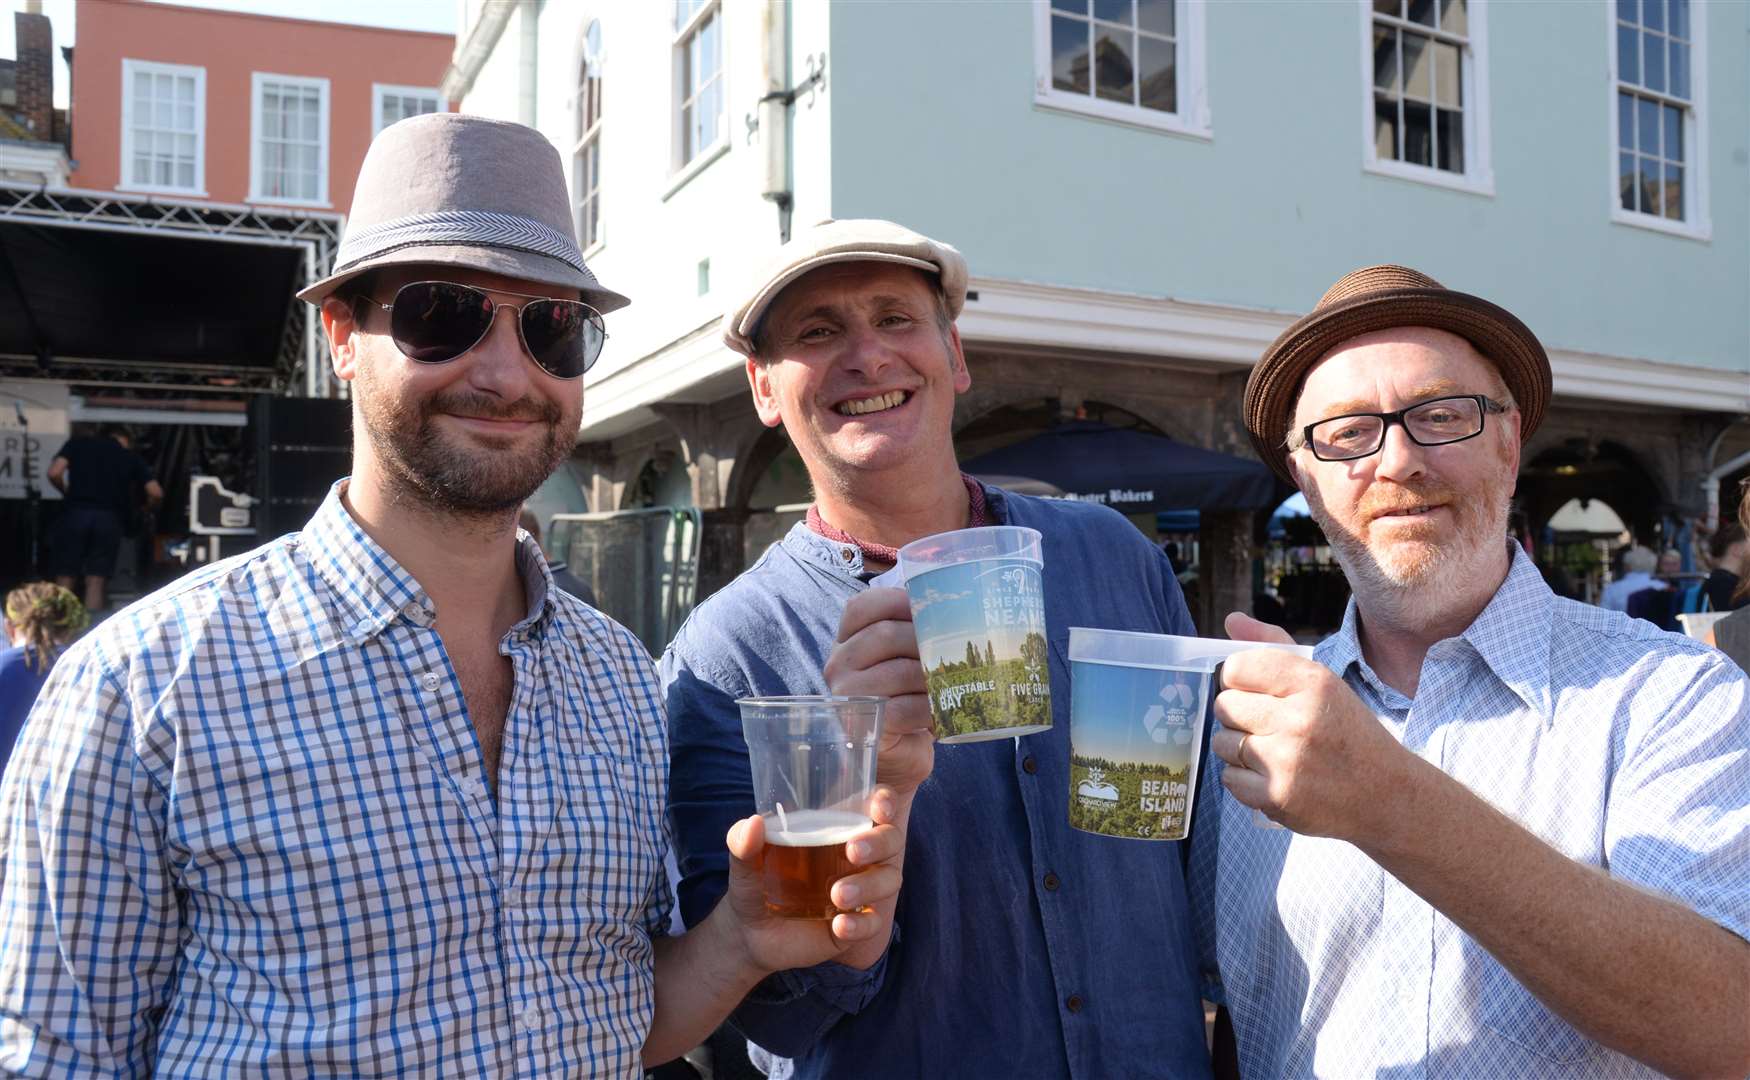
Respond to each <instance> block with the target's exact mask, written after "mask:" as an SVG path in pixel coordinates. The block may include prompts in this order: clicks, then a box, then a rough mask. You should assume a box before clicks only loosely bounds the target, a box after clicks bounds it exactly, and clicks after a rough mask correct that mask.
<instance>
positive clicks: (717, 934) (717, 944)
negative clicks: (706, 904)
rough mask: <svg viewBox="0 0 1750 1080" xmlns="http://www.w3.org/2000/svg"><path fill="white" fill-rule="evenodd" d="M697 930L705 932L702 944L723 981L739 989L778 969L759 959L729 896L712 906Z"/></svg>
mask: <svg viewBox="0 0 1750 1080" xmlns="http://www.w3.org/2000/svg"><path fill="white" fill-rule="evenodd" d="M699 931H705V932H706V934H705V938H706V940H705V941H704V942H702V943H701V944H702V947H703V948H704V949H705V951H706V952H707V953H708V954H709V955H710V956H711V957H713V958H717V962H718V964H719V965H721V968H720V970H721V975H722V980H723V982H725V983H726V984H728V985H729V987H730V988H731V989H734V990H736V991H737V992H738V993H742V994H745V993H746V992H747V991H748V990H751V989H753V988H754V986H756V985H757V984H758V983H759V982H760V980H762V979H764V978H765V977H766V976H768V975H770V974H772V972H774V971H776V970H778V969H777V968H772V967H767V966H766V965H765V964H762V963H761V962H760V960H759V956H758V954H757V952H756V951H755V949H754V946H753V940H752V938H751V936H750V934H749V928H748V926H747V924H746V923H745V922H744V921H743V920H742V919H741V917H740V916H739V915H738V914H737V913H736V911H735V905H734V904H732V903H730V902H729V898H728V897H725V898H724V899H723V902H722V903H720V904H718V905H717V906H716V907H715V908H713V909H712V911H711V914H710V915H708V916H706V918H705V921H704V922H702V923H700V924H699V925H698V926H697V927H696V928H695V929H694V930H693V933H698V932H699ZM714 966H716V965H714Z"/></svg>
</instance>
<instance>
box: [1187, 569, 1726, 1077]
mask: <svg viewBox="0 0 1750 1080" xmlns="http://www.w3.org/2000/svg"><path fill="white" fill-rule="evenodd" d="M1317 656H1318V659H1319V660H1320V661H1321V662H1322V663H1324V664H1325V665H1326V666H1327V667H1329V668H1330V669H1331V670H1332V671H1335V672H1337V673H1338V674H1340V675H1342V676H1343V678H1344V680H1345V681H1346V682H1347V683H1348V685H1349V687H1350V688H1351V689H1353V690H1354V691H1355V692H1356V693H1357V694H1358V695H1359V696H1360V698H1361V700H1362V701H1363V702H1364V703H1366V704H1367V706H1368V707H1369V708H1371V709H1372V710H1373V711H1374V712H1375V713H1377V714H1378V716H1379V719H1380V722H1381V723H1382V724H1384V725H1385V726H1386V728H1387V729H1388V730H1389V731H1391V733H1392V734H1393V735H1394V736H1396V737H1397V738H1398V740H1399V741H1400V742H1402V743H1403V744H1404V745H1405V746H1406V747H1408V748H1409V749H1411V750H1412V751H1414V752H1415V753H1416V754H1417V755H1418V756H1420V757H1421V758H1423V759H1424V760H1426V761H1429V762H1431V763H1433V764H1435V765H1438V766H1439V767H1440V768H1441V769H1442V770H1444V771H1445V772H1446V773H1447V774H1448V775H1450V776H1452V777H1453V778H1454V779H1456V780H1458V781H1459V782H1461V783H1463V784H1464V785H1465V786H1466V787H1468V788H1469V789H1470V790H1471V791H1473V792H1475V793H1476V794H1477V795H1478V796H1480V797H1482V798H1483V799H1486V800H1487V801H1489V802H1490V803H1492V804H1494V805H1495V806H1496V807H1498V808H1499V809H1501V810H1502V811H1503V812H1505V813H1506V814H1507V815H1509V816H1510V817H1512V818H1514V819H1515V820H1517V821H1518V822H1519V823H1520V824H1521V825H1523V826H1525V827H1526V828H1528V829H1530V830H1531V831H1532V832H1534V833H1536V834H1537V835H1538V836H1540V837H1542V838H1543V840H1544V841H1545V842H1547V843H1548V844H1550V845H1551V846H1553V847H1554V848H1556V849H1557V850H1558V851H1560V852H1561V853H1562V854H1564V855H1567V856H1568V857H1569V858H1572V859H1575V860H1577V861H1579V862H1583V863H1587V864H1589V865H1592V866H1598V867H1602V868H1604V869H1606V870H1608V871H1609V872H1610V874H1611V875H1612V876H1613V877H1616V878H1619V879H1621V880H1623V881H1628V882H1633V883H1635V884H1637V885H1640V886H1643V887H1646V888H1648V889H1651V890H1654V891H1656V892H1659V893H1662V894H1664V895H1666V896H1669V897H1671V898H1673V899H1675V900H1676V901H1678V902H1679V903H1682V904H1684V905H1686V906H1688V907H1690V908H1693V909H1694V910H1696V911H1698V912H1700V913H1701V914H1702V915H1703V916H1704V917H1706V918H1708V919H1711V920H1713V921H1714V922H1716V923H1718V924H1719V925H1721V926H1723V927H1725V928H1726V929H1727V930H1729V931H1731V932H1732V933H1734V934H1737V935H1738V936H1740V937H1750V886H1747V884H1746V883H1750V681H1747V680H1746V679H1745V676H1744V675H1743V673H1742V672H1740V671H1739V670H1738V669H1737V668H1736V667H1735V666H1734V665H1733V664H1732V663H1731V662H1730V661H1729V660H1727V659H1726V658H1725V657H1724V656H1723V655H1721V654H1720V653H1718V652H1715V651H1714V650H1712V649H1709V648H1706V647H1704V646H1702V645H1701V644H1700V643H1699V642H1695V641H1691V640H1689V639H1687V638H1683V637H1680V636H1678V635H1676V634H1667V633H1664V632H1662V631H1660V630H1657V629H1655V628H1654V627H1653V625H1652V624H1651V623H1647V622H1642V621H1639V620H1634V619H1630V618H1628V617H1627V616H1626V615H1623V614H1621V613H1618V612H1609V611H1604V610H1602V609H1600V608H1594V607H1588V606H1586V605H1584V604H1578V603H1574V602H1573V601H1570V600H1563V599H1560V598H1558V597H1556V596H1555V594H1553V593H1552V592H1550V590H1549V589H1548V587H1546V586H1545V585H1544V583H1543V580H1542V578H1541V577H1540V576H1539V575H1538V572H1537V568H1536V567H1535V566H1533V565H1532V562H1531V560H1530V559H1528V558H1526V557H1525V554H1524V553H1523V552H1521V551H1519V550H1518V549H1517V548H1515V549H1514V551H1513V564H1512V568H1511V570H1510V571H1509V573H1508V576H1507V579H1506V581H1505V582H1504V583H1503V584H1502V586H1501V588H1500V590H1499V591H1498V592H1497V593H1496V594H1495V597H1494V599H1493V600H1491V601H1490V603H1489V605H1488V607H1486V608H1485V609H1484V610H1483V613H1482V614H1481V615H1479V616H1478V617H1477V620H1476V622H1474V623H1473V624H1472V625H1471V626H1470V628H1469V629H1467V630H1466V631H1465V632H1464V633H1463V634H1462V635H1460V636H1459V637H1456V638H1450V639H1448V640H1446V641H1442V642H1440V643H1438V644H1436V645H1435V646H1434V647H1433V648H1432V649H1430V650H1429V652H1428V655H1427V658H1426V660H1425V661H1424V662H1423V665H1422V675H1421V680H1420V682H1419V684H1418V686H1417V690H1416V696H1415V698H1414V699H1411V698H1406V697H1404V696H1403V695H1402V694H1400V693H1398V692H1397V691H1395V690H1393V689H1391V688H1390V687H1389V686H1387V685H1385V684H1384V683H1383V682H1381V681H1380V680H1379V679H1378V677H1377V676H1376V675H1375V674H1374V673H1373V671H1372V670H1371V669H1370V668H1369V667H1368V665H1367V662H1366V660H1364V659H1363V658H1362V655H1361V649H1360V645H1359V643H1358V642H1357V640H1356V624H1355V607H1354V604H1353V602H1351V604H1350V607H1349V612H1348V615H1347V617H1346V618H1345V619H1344V622H1343V627H1342V629H1341V630H1339V631H1338V632H1337V633H1336V634H1334V635H1333V636H1331V637H1330V638H1329V639H1327V640H1326V641H1325V642H1324V643H1323V644H1321V645H1320V646H1319V648H1318V653H1317ZM1211 760H1212V762H1213V763H1214V764H1215V766H1216V767H1215V768H1212V769H1210V770H1209V771H1208V772H1207V773H1206V775H1205V782H1206V783H1208V784H1209V785H1210V786H1209V787H1207V788H1205V789H1204V791H1203V793H1202V795H1201V797H1200V799H1199V803H1198V805H1199V812H1200V813H1202V812H1204V811H1205V810H1211V811H1216V812H1217V813H1212V814H1211V815H1210V817H1209V818H1205V819H1200V820H1199V821H1198V822H1197V834H1196V839H1195V842H1194V844H1193V847H1194V849H1195V853H1194V856H1193V867H1192V874H1193V877H1192V881H1193V892H1194V897H1193V901H1194V908H1195V910H1196V914H1197V924H1198V930H1199V936H1200V940H1201V945H1202V948H1203V956H1204V963H1205V966H1206V968H1218V969H1219V975H1220V979H1221V982H1222V984H1223V987H1222V989H1223V992H1225V995H1226V1000H1227V1004H1228V1007H1229V1009H1230V1011H1231V1013H1232V1015H1233V1022H1234V1032H1235V1035H1236V1037H1237V1039H1238V1042H1239V1051H1240V1071H1241V1073H1242V1074H1243V1075H1245V1076H1261V1077H1262V1076H1268V1077H1303V1076H1315V1075H1316V1076H1331V1077H1358V1076H1386V1077H1393V1078H1411V1077H1508V1076H1511V1077H1516V1078H1517V1077H1642V1076H1647V1077H1651V1076H1657V1075H1659V1074H1658V1073H1656V1072H1655V1071H1654V1070H1652V1069H1649V1068H1647V1067H1646V1066H1643V1065H1640V1064H1638V1063H1636V1062H1635V1061H1633V1060H1631V1059H1629V1058H1627V1057H1624V1056H1622V1055H1620V1054H1617V1053H1614V1052H1612V1051H1610V1050H1607V1049H1605V1048H1604V1047H1602V1046H1600V1045H1598V1044H1597V1043H1595V1042H1592V1041H1591V1040H1589V1039H1587V1038H1586V1037H1585V1036H1583V1035H1581V1034H1580V1033H1579V1032H1578V1031H1575V1030H1574V1029H1573V1028H1572V1027H1570V1026H1569V1025H1568V1024H1567V1023H1566V1022H1564V1021H1563V1020H1562V1019H1560V1018H1559V1017H1557V1016H1556V1015H1555V1014H1554V1013H1552V1012H1551V1011H1549V1010H1548V1009H1546V1008H1544V1006H1543V1005H1541V1004H1540V1003H1539V1002H1538V1001H1537V999H1536V998H1534V997H1532V995H1531V994H1530V993H1528V992H1527V991H1526V990H1525V988H1524V987H1522V986H1520V985H1519V983H1518V982H1517V981H1516V980H1515V979H1514V978H1513V976H1512V975H1510V974H1508V972H1507V971H1506V969H1504V968H1503V967H1501V965H1499V964H1497V963H1496V962H1495V961H1494V959H1493V958H1492V957H1490V956H1489V954H1488V953H1486V952H1484V951H1483V949H1482V947H1481V946H1479V945H1478V944H1477V943H1476V942H1475V941H1473V940H1471V939H1470V938H1469V937H1468V936H1466V935H1465V934H1464V933H1463V932H1462V931H1461V930H1459V929H1458V927H1456V926H1454V925H1453V924H1452V923H1451V922H1450V921H1449V920H1447V919H1446V918H1445V917H1444V916H1442V915H1441V914H1440V913H1439V912H1438V911H1436V910H1434V909H1433V908H1432V907H1430V906H1429V905H1428V904H1427V903H1425V902H1424V901H1423V900H1422V899H1421V898H1420V897H1418V896H1417V895H1416V894H1415V893H1413V892H1411V891H1410V890H1409V889H1408V888H1406V887H1405V886H1403V885H1402V884H1400V883H1399V882H1398V881H1397V879H1395V878H1393V877H1391V876H1390V875H1389V874H1387V873H1385V872H1384V871H1383V870H1381V869H1380V868H1379V866H1378V865H1377V864H1375V863H1374V862H1373V861H1371V860H1370V859H1368V858H1367V857H1366V856H1365V855H1363V854H1361V852H1360V851H1358V850H1356V849H1355V848H1354V847H1353V846H1351V845H1349V844H1347V843H1345V842H1343V841H1339V840H1330V839H1322V838H1317V837H1305V836H1297V835H1295V834H1294V833H1291V832H1288V831H1287V830H1283V829H1263V828H1259V827H1257V826H1255V825H1253V824H1252V821H1251V813H1250V811H1248V810H1247V809H1246V808H1245V807H1243V806H1241V805H1240V804H1238V803H1236V802H1234V801H1233V797H1232V796H1230V795H1227V794H1226V793H1225V791H1224V790H1223V789H1222V788H1221V787H1220V786H1219V778H1220V764H1221V763H1220V761H1219V760H1218V759H1213V758H1212V759H1211ZM1217 824H1218V827H1216V828H1210V826H1212V825H1217ZM1205 830H1207V831H1205ZM1210 840H1214V841H1215V842H1214V843H1210V842H1209V841H1210ZM1643 977H1645V978H1646V979H1649V980H1658V979H1659V978H1660V973H1659V972H1657V971H1648V972H1644V973H1643Z"/></svg>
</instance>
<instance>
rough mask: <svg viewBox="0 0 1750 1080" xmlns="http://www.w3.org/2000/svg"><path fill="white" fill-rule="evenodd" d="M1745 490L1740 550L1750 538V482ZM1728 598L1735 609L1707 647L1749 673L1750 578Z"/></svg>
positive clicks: (1716, 625) (1740, 512) (1716, 627)
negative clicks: (1745, 539)
mask: <svg viewBox="0 0 1750 1080" xmlns="http://www.w3.org/2000/svg"><path fill="white" fill-rule="evenodd" d="M1745 487H1746V489H1747V490H1746V491H1745V497H1743V498H1741V499H1739V500H1738V524H1737V530H1738V541H1737V544H1738V546H1739V547H1740V549H1742V547H1743V546H1744V537H1745V536H1747V535H1750V481H1747V482H1746V484H1745ZM1730 527H1731V526H1728V528H1730ZM1720 531H1721V532H1724V531H1725V530H1724V529H1722V530H1720ZM1730 546H1731V545H1728V547H1730ZM1740 565H1742V564H1740ZM1726 599H1727V602H1728V603H1729V605H1730V607H1731V608H1732V609H1735V610H1732V613H1731V614H1730V615H1727V616H1726V617H1725V618H1723V619H1721V620H1720V621H1719V622H1717V623H1714V625H1713V631H1712V637H1711V638H1710V639H1709V640H1708V644H1710V645H1712V646H1714V647H1715V648H1717V649H1719V650H1720V651H1721V652H1723V653H1725V654H1726V655H1727V656H1729V657H1731V658H1732V662H1733V663H1735V664H1737V665H1738V666H1739V667H1741V668H1743V669H1744V670H1745V671H1746V672H1750V575H1744V577H1743V579H1742V580H1740V581H1739V582H1738V587H1737V589H1736V590H1735V591H1734V592H1733V593H1732V594H1731V595H1730V596H1728V597H1727V598H1726ZM1718 610H1722V611H1723V610H1727V609H1726V608H1720V609H1718Z"/></svg>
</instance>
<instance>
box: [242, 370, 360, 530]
mask: <svg viewBox="0 0 1750 1080" xmlns="http://www.w3.org/2000/svg"><path fill="white" fill-rule="evenodd" d="M249 426H250V429H251V430H252V431H253V432H254V433H255V489H256V490H255V495H256V497H257V498H259V499H260V500H261V505H260V506H259V507H258V508H257V510H256V514H255V528H256V540H255V542H256V543H265V542H267V541H269V540H272V539H273V538H274V537H276V536H284V535H285V534H286V533H289V532H296V531H297V530H299V529H301V528H303V527H304V523H305V522H307V521H309V520H310V516H311V515H312V514H314V513H315V512H316V508H317V507H318V506H320V505H322V500H323V499H324V498H327V496H328V489H329V488H330V487H332V486H333V485H334V482H335V481H336V480H338V479H340V478H341V477H343V476H345V475H346V474H347V473H348V472H350V471H351V470H352V403H351V402H348V401H341V400H338V399H335V398H276V397H270V396H268V395H265V394H264V395H262V396H260V397H258V398H256V399H255V400H254V401H253V402H251V403H250V405H249Z"/></svg>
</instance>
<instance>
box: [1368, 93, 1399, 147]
mask: <svg viewBox="0 0 1750 1080" xmlns="http://www.w3.org/2000/svg"><path fill="white" fill-rule="evenodd" d="M1373 152H1374V154H1375V155H1376V156H1377V157H1378V158H1379V160H1381V161H1396V160H1397V159H1398V103H1397V102H1396V101H1394V100H1392V99H1391V98H1383V97H1375V98H1374V99H1373Z"/></svg>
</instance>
